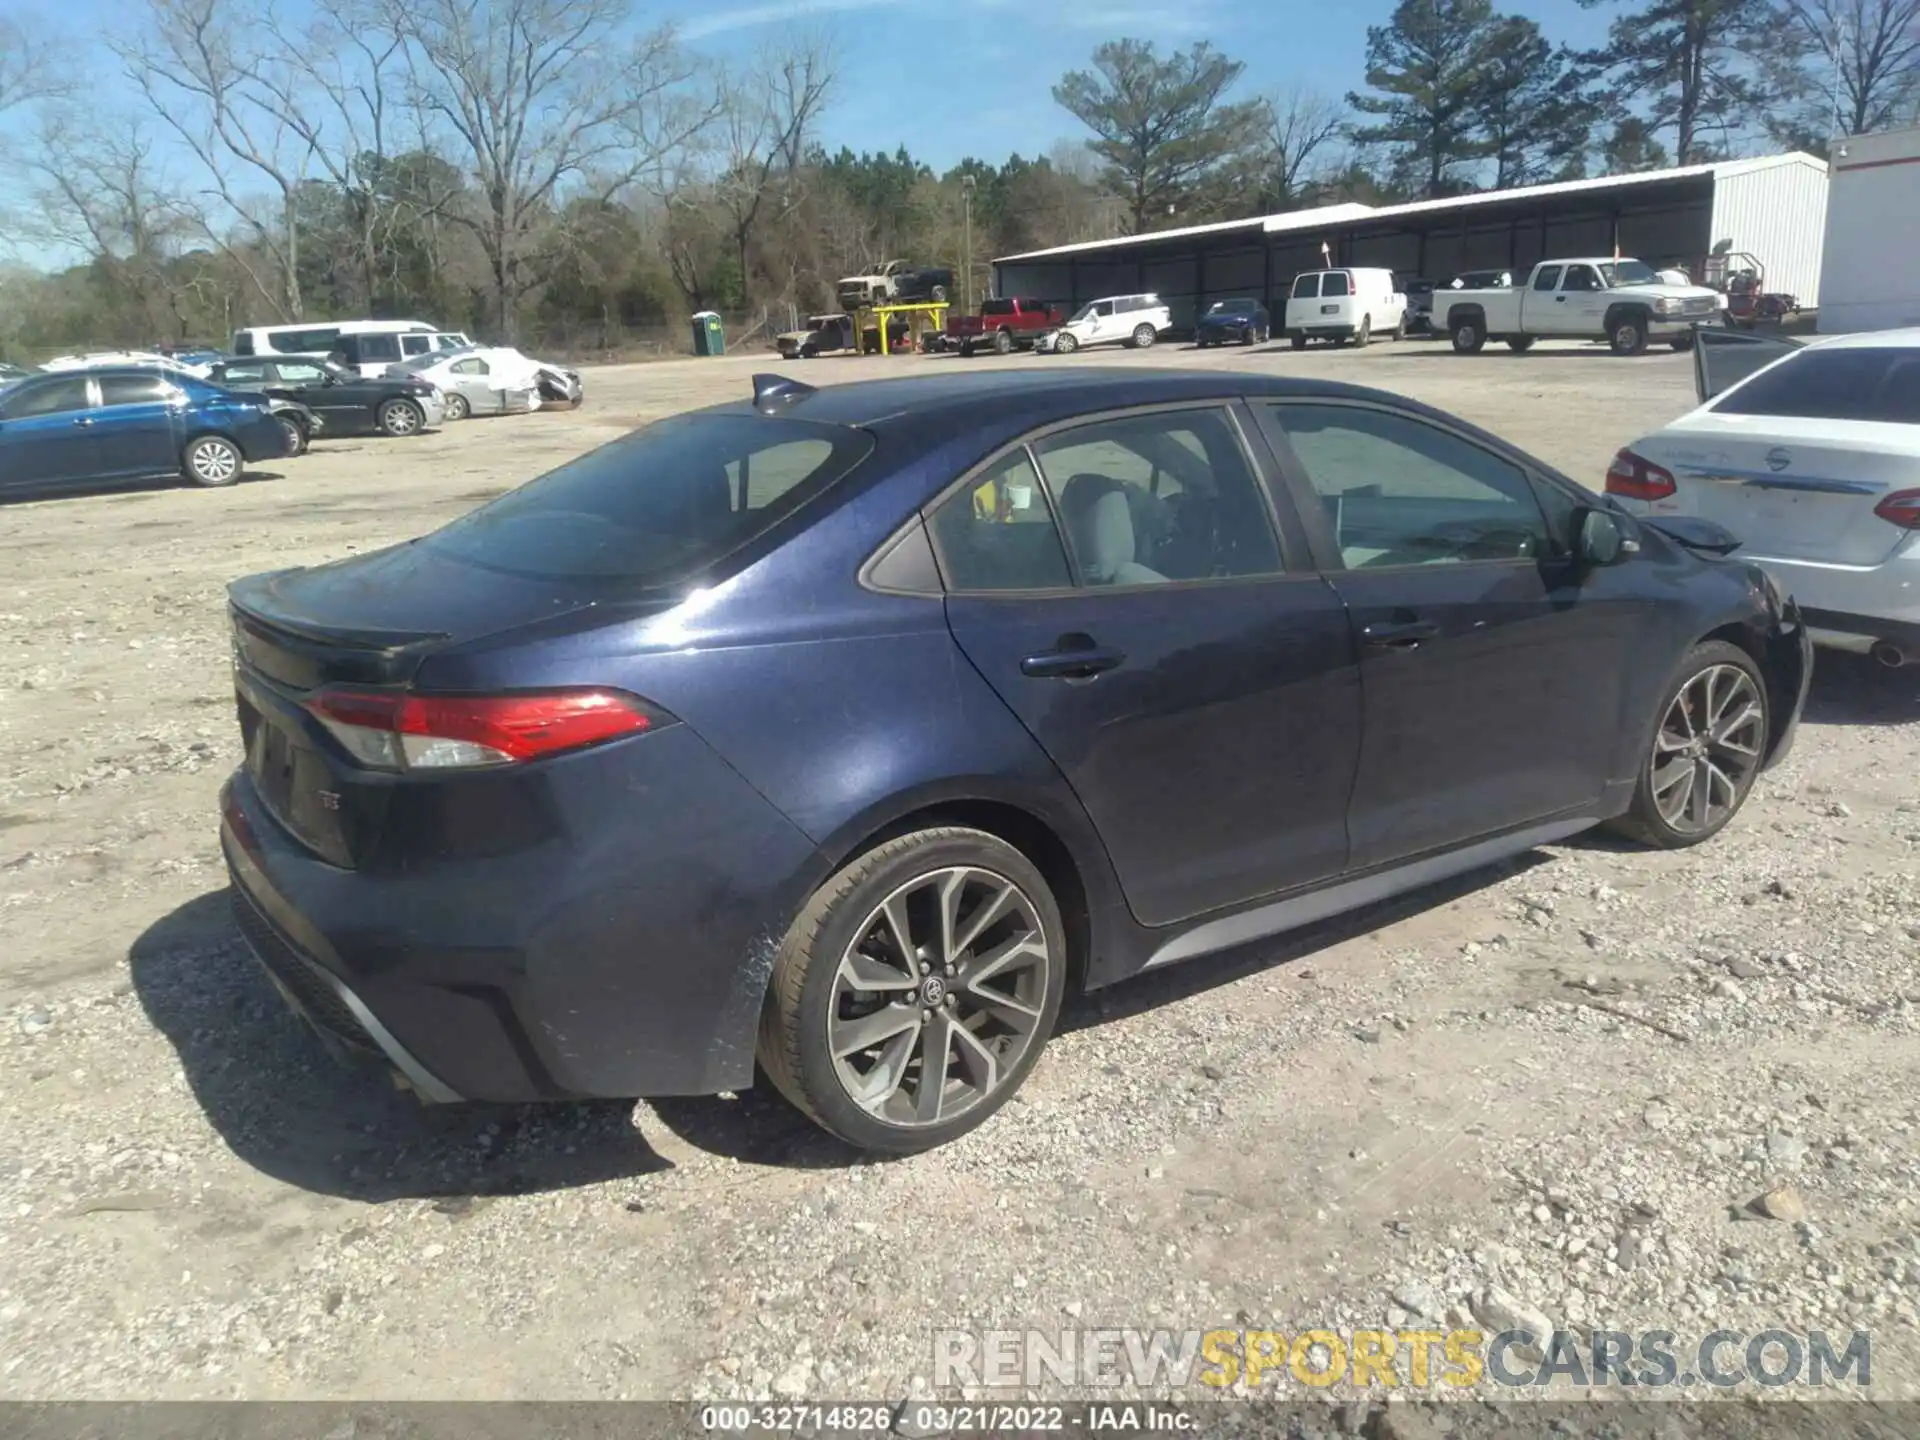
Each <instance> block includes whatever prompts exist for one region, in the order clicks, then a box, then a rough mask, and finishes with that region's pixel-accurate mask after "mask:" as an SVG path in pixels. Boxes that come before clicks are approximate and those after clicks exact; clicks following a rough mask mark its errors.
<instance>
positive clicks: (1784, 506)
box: [1635, 412, 1920, 566]
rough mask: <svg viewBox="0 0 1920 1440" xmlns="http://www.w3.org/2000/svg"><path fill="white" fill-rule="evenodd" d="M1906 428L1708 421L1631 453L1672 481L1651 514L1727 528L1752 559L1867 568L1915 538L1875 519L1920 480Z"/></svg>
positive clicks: (1772, 419)
mask: <svg viewBox="0 0 1920 1440" xmlns="http://www.w3.org/2000/svg"><path fill="white" fill-rule="evenodd" d="M1908 428H1909V427H1905V426H1895V425H1887V424H1881V423H1878V422H1871V421H1835V420H1802V419H1795V418H1791V417H1781V416H1757V415H1721V414H1715V413H1712V412H1709V413H1706V414H1702V415H1699V416H1696V417H1695V418H1694V419H1693V420H1692V421H1690V422H1689V423H1688V424H1687V426H1686V427H1685V428H1684V429H1674V430H1669V431H1664V432H1662V433H1661V434H1659V435H1657V436H1655V437H1653V438H1651V439H1649V440H1647V441H1644V442H1642V443H1641V444H1640V445H1638V446H1636V447H1635V451H1636V452H1637V453H1638V454H1640V455H1642V456H1643V457H1644V458H1645V459H1647V460H1649V461H1651V462H1653V463H1654V464H1655V465H1658V466H1661V467H1663V468H1664V469H1666V470H1667V471H1669V472H1671V474H1672V476H1673V483H1674V493H1673V495H1672V496H1670V497H1668V498H1666V499H1662V500H1656V501H1654V502H1652V504H1651V505H1650V506H1649V507H1648V508H1649V510H1650V512H1651V513H1653V514H1656V515H1658V514H1661V513H1676V514H1686V515H1698V516H1700V517H1701V518H1702V519H1706V520H1712V521H1714V522H1716V523H1718V524H1720V525H1724V526H1725V527H1726V528H1727V529H1728V530H1731V531H1732V532H1733V533H1734V534H1735V535H1737V536H1739V537H1740V538H1741V540H1742V541H1744V542H1745V546H1746V553H1747V554H1749V555H1751V556H1753V557H1754V558H1756V559H1758V558H1765V557H1769V556H1771V557H1777V558H1780V559H1794V560H1811V561H1816V562H1820V563H1825V564H1835V565H1858V566H1870V565H1877V564H1879V563H1880V562H1881V561H1883V560H1885V559H1886V558H1887V557H1888V556H1889V555H1890V554H1892V553H1893V551H1894V550H1895V549H1896V548H1897V547H1898V546H1900V545H1901V544H1903V543H1905V542H1906V541H1907V540H1908V539H1909V538H1911V535H1912V532H1911V531H1908V530H1904V529H1902V528H1900V527H1899V526H1897V525H1893V524H1890V523H1889V522H1887V521H1886V520H1884V519H1882V518H1881V517H1880V516H1878V515H1876V514H1875V513H1874V507H1875V506H1876V505H1878V504H1879V503H1880V501H1881V500H1883V499H1885V498H1886V496H1887V495H1889V494H1891V493H1892V492H1893V491H1895V490H1899V489H1902V488H1905V487H1908V486H1911V485H1912V484H1913V482H1914V480H1915V477H1916V471H1920V465H1917V464H1916V461H1915V457H1914V449H1913V440H1912V437H1911V436H1910V435H1909V434H1906V433H1904V432H1905V431H1906V430H1907V429H1908Z"/></svg>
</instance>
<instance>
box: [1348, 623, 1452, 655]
mask: <svg viewBox="0 0 1920 1440" xmlns="http://www.w3.org/2000/svg"><path fill="white" fill-rule="evenodd" d="M1439 633H1440V627H1439V626H1438V625H1436V624H1434V623H1433V621H1431V620H1402V621H1395V622H1388V623H1386V624H1380V625H1369V626H1367V628H1366V629H1364V630H1362V631H1361V632H1360V638H1361V639H1362V640H1364V641H1366V642H1367V644H1369V645H1371V646H1373V647H1374V648H1375V649H1376V650H1418V649H1419V648H1420V643H1421V642H1422V641H1423V640H1431V639H1433V638H1434V637H1435V636H1436V635H1438V634H1439Z"/></svg>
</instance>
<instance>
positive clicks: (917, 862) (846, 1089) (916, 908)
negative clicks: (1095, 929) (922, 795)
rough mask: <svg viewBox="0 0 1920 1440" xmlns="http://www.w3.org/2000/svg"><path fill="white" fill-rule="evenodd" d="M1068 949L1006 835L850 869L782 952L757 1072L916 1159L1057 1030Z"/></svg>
mask: <svg viewBox="0 0 1920 1440" xmlns="http://www.w3.org/2000/svg"><path fill="white" fill-rule="evenodd" d="M1066 958H1067V957H1066V937H1065V932H1064V930H1063V929H1062V927H1061V923H1060V912H1059V909H1058V907H1057V906H1056V905H1055V903H1054V899H1053V895H1052V892H1051V891H1050V890H1049V889H1048V888H1047V882H1046V880H1045V879H1044V878H1043V877H1042V876H1041V874H1040V872H1039V871H1038V870H1036V869H1035V868H1034V866H1033V865H1032V863H1031V862H1030V861H1028V859H1027V858H1026V856H1024V855H1022V854H1021V853H1020V852H1019V851H1018V850H1015V849H1014V848H1013V847H1012V846H1010V845H1008V844H1007V843H1006V842H1005V841H1003V840H1001V839H999V838H998V837H996V836H993V835H989V834H987V833H986V832H984V831H980V830H969V829H962V828H959V827H942V828H939V829H931V830H919V831H915V832H914V833H912V834H910V835H904V836H901V837H900V838H899V839H897V840H891V841H888V842H887V843H886V844H884V845H881V846H879V847H877V848H875V849H873V850H870V851H868V852H867V853H866V854H865V855H862V856H860V857H859V858H858V859H856V860H854V861H853V862H852V863H851V864H849V865H848V866H847V867H846V869H844V870H842V871H841V872H840V873H839V874H838V875H836V876H834V877H833V878H832V879H831V880H829V881H828V882H827V883H826V884H825V885H823V886H822V887H821V888H820V890H819V891H817V892H816V893H815V894H814V897H813V899H812V900H810V901H809V902H808V904H807V906H806V908H805V909H804V910H802V911H801V912H800V916H799V918H798V919H796V920H795V921H794V923H793V927H792V929H790V930H789V931H788V932H787V935H786V938H785V940H783V941H782V942H781V946H780V953H779V955H778V957H777V958H776V960H775V962H774V973H773V986H772V990H771V992H770V993H769V995H768V998H767V1004H766V1008H765V1010H764V1011H763V1013H762V1019H761V1026H760V1062H761V1064H762V1066H763V1067H764V1068H765V1069H766V1071H767V1074H768V1075H769V1076H770V1077H771V1078H772V1080H773V1082H774V1084H775V1085H776V1086H778V1087H779V1089H780V1091H781V1093H782V1094H784V1095H785V1096H786V1097H787V1098H788V1099H789V1100H791V1101H792V1102H793V1103H794V1104H795V1105H796V1106H798V1107H799V1108H800V1109H801V1110H802V1111H804V1112H805V1113H806V1114H807V1115H808V1116H810V1117H811V1118H812V1119H814V1120H815V1121H817V1122H818V1123H819V1124H820V1125H822V1126H824V1127H825V1128H826V1129H828V1130H830V1131H832V1132H833V1133H834V1134H835V1135H838V1136H839V1137H840V1138H841V1139H843V1140H845V1141H847V1142H848V1143H849V1144H851V1145H856V1146H859V1147H860V1148H862V1149H867V1150H880V1151H888V1152H892V1153H895V1154H906V1153H910V1152H913V1151H916V1150H927V1149H931V1148H932V1147H933V1146H936V1145H941V1144H944V1143H946V1142H947V1141H949V1140H952V1139H954V1138H956V1137H957V1136H959V1135H962V1134H964V1133H966V1132H967V1131H968V1130H971V1129H972V1128H973V1127H974V1126H976V1125H978V1124H980V1122H981V1121H983V1120H985V1119H986V1118H987V1117H988V1116H989V1115H991V1114H992V1113H993V1112H994V1111H995V1110H997V1109H999V1108H1000V1106H1001V1105H1002V1104H1004V1103H1005V1101H1006V1100H1007V1098H1008V1097H1009V1096H1010V1095H1012V1094H1013V1092H1014V1091H1015V1090H1016V1089H1018V1088H1019V1086H1020V1082H1021V1081H1022V1080H1024V1079H1025V1078H1026V1075H1027V1072H1028V1071H1029V1070H1031V1069H1032V1068H1033V1065H1034V1062H1035V1061H1036V1060H1038V1059H1039V1056H1040V1051H1041V1048H1042V1047H1043V1046H1044V1045H1045V1044H1046V1042H1047V1037H1048V1036H1049V1035H1050V1034H1051V1033H1052V1032H1053V1025H1054V1021H1055V1019H1056V1018H1057V1017H1058V1015H1059V1011H1060V997H1061V993H1062V991H1063V989H1064V987H1065V979H1066Z"/></svg>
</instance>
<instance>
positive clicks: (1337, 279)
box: [1320, 270, 1348, 300]
mask: <svg viewBox="0 0 1920 1440" xmlns="http://www.w3.org/2000/svg"><path fill="white" fill-rule="evenodd" d="M1347 293H1348V291H1347V272H1346V271H1344V270H1329V271H1328V272H1327V274H1326V278H1325V279H1323V280H1322V281H1321V282H1320V298H1321V299H1323V300H1324V299H1326V298H1327V297H1328V296H1329V295H1345V294H1347Z"/></svg>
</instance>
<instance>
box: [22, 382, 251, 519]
mask: <svg viewBox="0 0 1920 1440" xmlns="http://www.w3.org/2000/svg"><path fill="white" fill-rule="evenodd" d="M286 453H287V431H286V429H285V428H284V427H283V426H282V425H281V424H280V422H279V421H278V420H276V419H275V418H274V416H273V413H272V410H271V407H270V405H269V403H268V401H267V400H266V398H265V397H264V396H258V395H238V394H235V393H233V392H232V391H229V390H223V389H221V388H220V387H219V386H217V385H209V384H207V383H206V382H205V381H203V380H196V379H194V378H192V377H191V376H187V375H179V374H174V373H172V372H162V371H158V370H151V369H140V368H137V367H127V368H115V369H98V370H67V371H59V372H55V373H52V374H36V375H29V376H28V377H26V378H25V379H22V380H15V381H12V382H10V383H7V384H4V385H0V494H10V493H18V492H25V491H39V490H52V489H58V488H64V487H73V486H93V485H109V484H117V483H120V482H122V481H134V480H154V479H161V478H165V477H167V476H183V477H185V478H186V479H187V480H190V481H192V482H193V483H194V484H196V485H231V484H233V483H234V482H235V481H236V480H238V479H239V478H240V476H241V473H242V471H243V470H244V469H245V468H246V466H247V465H248V464H249V463H250V462H255V461H260V460H275V459H278V458H280V457H281V456H283V455H285V454H286Z"/></svg>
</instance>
